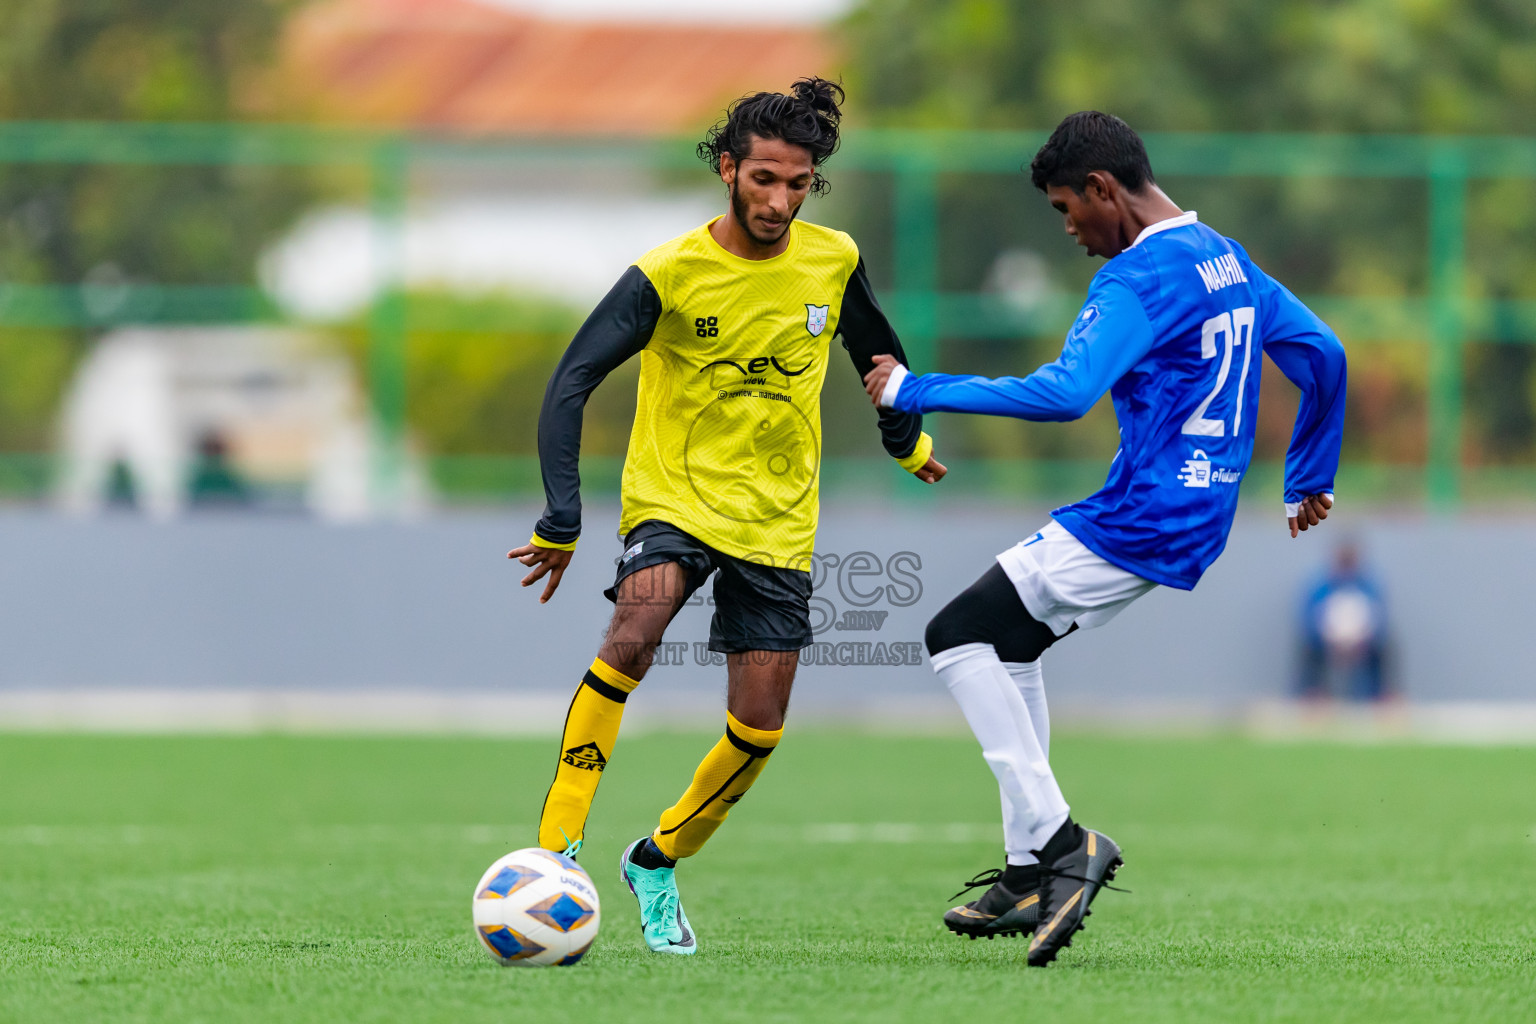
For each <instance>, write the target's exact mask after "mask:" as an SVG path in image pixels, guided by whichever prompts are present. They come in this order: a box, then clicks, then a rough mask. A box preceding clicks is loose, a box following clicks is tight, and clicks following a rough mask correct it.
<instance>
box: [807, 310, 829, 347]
mask: <svg viewBox="0 0 1536 1024" xmlns="http://www.w3.org/2000/svg"><path fill="white" fill-rule="evenodd" d="M805 329H806V330H808V331H810V332H811V337H813V338H819V337H821V332H822V331H824V330H826V329H827V307H826V306H813V305H811V304H810V303H809V302H807V303H806V304H805Z"/></svg>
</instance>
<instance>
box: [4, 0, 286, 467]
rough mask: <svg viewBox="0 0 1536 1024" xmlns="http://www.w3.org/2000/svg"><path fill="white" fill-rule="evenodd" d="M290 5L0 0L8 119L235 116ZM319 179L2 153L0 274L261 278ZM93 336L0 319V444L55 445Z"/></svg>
mask: <svg viewBox="0 0 1536 1024" xmlns="http://www.w3.org/2000/svg"><path fill="white" fill-rule="evenodd" d="M293 6H294V2H293V0H219V2H216V3H208V2H204V0H27V2H25V3H6V4H0V120H107V121H111V120H141V121H225V120H232V119H236V118H237V117H238V116H239V114H240V113H241V105H240V97H241V96H242V95H244V94H245V93H246V92H248V87H249V86H250V85H251V83H252V82H254V81H255V79H256V76H258V75H259V74H261V73H262V72H263V70H264V69H265V68H266V67H267V66H268V65H269V64H270V59H271V55H272V52H273V47H274V45H275V43H276V41H277V39H278V35H279V32H280V30H281V28H282V24H283V20H284V17H285V16H286V14H287V13H288V11H289V10H290V9H291V8H292V7H293ZM314 192H315V190H314V187H313V184H312V181H311V179H310V176H309V174H308V172H306V171H299V170H293V169H287V168H277V169H269V168H238V167H132V166H122V165H100V166H85V165H16V164H10V165H7V164H0V285H3V284H6V283H23V284H58V285H74V284H79V283H82V282H93V283H102V284H134V283H164V284H220V285H228V284H240V283H248V282H252V281H253V280H254V276H255V270H256V257H257V254H258V253H259V252H260V251H261V249H262V247H263V246H264V245H265V244H266V243H267V242H268V241H269V240H270V239H271V238H272V237H273V235H274V234H275V233H276V232H278V231H280V230H282V229H283V228H284V227H285V226H286V225H287V224H288V223H289V222H290V221H291V219H292V218H293V217H294V216H295V215H297V214H298V213H299V212H300V211H301V210H302V209H304V207H305V206H306V205H307V204H308V203H309V201H310V200H311V198H312V197H313V195H314ZM87 337H88V335H87V334H86V333H85V332H82V331H65V330H56V331H40V330H26V331H19V330H16V329H10V328H4V327H0V366H3V367H5V369H6V372H5V373H3V374H0V450H10V451H17V450H32V451H36V450H39V449H43V448H46V447H47V446H48V438H49V434H50V432H51V427H52V422H51V420H52V415H53V412H54V410H55V409H56V407H57V398H58V395H59V392H60V391H61V389H62V388H63V386H64V384H65V382H66V380H67V379H68V375H69V372H70V370H71V368H72V366H73V363H74V359H75V357H76V356H77V355H78V353H79V351H80V349H81V347H82V346H83V345H84V344H85V343H86V340H87Z"/></svg>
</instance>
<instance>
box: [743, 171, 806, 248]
mask: <svg viewBox="0 0 1536 1024" xmlns="http://www.w3.org/2000/svg"><path fill="white" fill-rule="evenodd" d="M731 214H732V215H733V216H734V217H735V218H736V223H737V224H740V225H741V230H743V231H745V232H746V233H747V237H748V238H750V239H752V241H753V242H755V243H757V244H758V245H760V246H762V247H763V248H765V249H767V248H769V247H770V246H774V245H777V244H778V242H779V239H781V238H783V237H784V232H785V231H788V230H789V226H790V225H791V224H793V223H794V222H795V218H796V217H798V216H800V210H799V209H798V208H796V210H795V212H794V213H792V214H790V215H789V220H787V221H785V222H784V230H783V231H780V232H779V233H778V234H777V235H774V236H773V237H772V238H764V237H763V236H762V235H759V234H758V233H757V232H755V231H753V230H752V222H751V221H750V220H748V217H749V216H750V213H749V211H748V210H747V201H746V200H745V199H743V198H742V197H741V193H740V192H739V191H737V189H736V186H735V184H732V185H731Z"/></svg>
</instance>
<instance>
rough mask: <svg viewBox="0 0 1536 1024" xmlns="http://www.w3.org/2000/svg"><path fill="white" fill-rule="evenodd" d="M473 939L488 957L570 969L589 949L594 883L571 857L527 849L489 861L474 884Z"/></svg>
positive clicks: (596, 913)
mask: <svg viewBox="0 0 1536 1024" xmlns="http://www.w3.org/2000/svg"><path fill="white" fill-rule="evenodd" d="M473 911H474V922H475V938H477V939H479V940H480V944H481V945H482V946H484V947H485V951H486V952H487V953H489V954H490V956H491V959H492V960H495V961H496V962H497V963H499V964H503V965H506V964H516V965H517V966H519V967H551V966H553V967H569V966H570V965H571V964H574V963H575V962H576V961H578V960H580V959H581V958H582V956H583V955H585V954H586V952H587V950H588V949H590V948H592V940H593V939H595V938H597V926H598V922H599V920H600V919H601V911H600V909H599V907H598V902H597V887H596V886H594V885H593V884H592V879H591V878H588V877H587V873H586V872H585V871H583V870H582V869H581V867H580V866H579V865H577V863H576V862H575V861H574V860H572V859H571V858H569V857H565V856H562V855H560V854H558V853H551V852H550V851H549V850H541V849H539V848H537V847H530V848H529V849H526V850H514V851H513V852H511V853H509V854H507V855H506V856H505V857H503V858H501V859H500V860H498V861H497V862H496V863H494V864H492V865H491V866H490V868H489V869H487V870H486V872H485V874H484V875H482V876H480V883H479V884H478V885H476V886H475V899H474V905H473Z"/></svg>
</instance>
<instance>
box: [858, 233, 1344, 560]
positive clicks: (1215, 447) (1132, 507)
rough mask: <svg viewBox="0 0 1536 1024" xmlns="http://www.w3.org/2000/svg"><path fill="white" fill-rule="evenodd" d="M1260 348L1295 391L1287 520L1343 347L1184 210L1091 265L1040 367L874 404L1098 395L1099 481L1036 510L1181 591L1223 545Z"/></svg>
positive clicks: (1061, 414) (1319, 488) (956, 379)
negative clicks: (1107, 453)
mask: <svg viewBox="0 0 1536 1024" xmlns="http://www.w3.org/2000/svg"><path fill="white" fill-rule="evenodd" d="M1265 354H1268V356H1269V357H1270V359H1272V360H1273V361H1274V362H1275V365H1276V366H1278V367H1280V369H1281V371H1282V372H1283V373H1284V374H1285V375H1286V376H1287V377H1289V378H1290V379H1291V381H1293V382H1294V383H1295V384H1296V385H1297V386H1298V387H1299V388H1300V389H1301V407H1300V409H1299V410H1298V411H1297V414H1296V429H1295V432H1294V433H1293V434H1292V436H1291V446H1290V451H1289V452H1288V453H1287V455H1286V461H1285V501H1286V504H1287V507H1288V509H1290V510H1291V511H1292V512H1294V505H1295V504H1296V503H1298V502H1300V501H1301V500H1302V499H1303V498H1306V497H1308V496H1309V495H1313V494H1319V493H1329V494H1331V493H1332V492H1333V478H1334V474H1335V472H1336V471H1337V469H1338V463H1339V445H1340V442H1341V440H1342V437H1343V430H1344V390H1345V377H1346V372H1345V359H1344V347H1343V345H1341V344H1340V343H1339V339H1338V337H1337V336H1336V335H1335V334H1334V333H1333V331H1331V330H1330V329H1329V328H1328V326H1327V325H1326V324H1324V323H1323V322H1322V321H1321V320H1319V319H1318V318H1317V316H1316V315H1315V314H1313V313H1312V311H1311V310H1309V309H1308V308H1307V307H1306V306H1304V305H1302V303H1301V301H1300V300H1298V299H1297V298H1296V296H1294V295H1292V294H1291V293H1290V292H1289V291H1288V290H1287V289H1286V288H1285V287H1284V286H1283V285H1281V284H1280V283H1279V282H1277V281H1275V280H1274V279H1273V278H1271V277H1270V276H1269V275H1268V274H1265V273H1264V272H1263V271H1262V270H1260V269H1259V268H1258V267H1257V266H1255V265H1254V264H1253V261H1252V260H1250V259H1249V258H1248V254H1247V253H1246V252H1244V251H1243V248H1242V247H1241V246H1240V245H1238V244H1237V243H1236V242H1234V241H1232V240H1231V239H1228V238H1224V237H1222V236H1221V235H1219V234H1217V233H1216V232H1215V231H1212V230H1211V229H1210V228H1208V227H1206V226H1205V225H1203V224H1201V223H1199V222H1198V220H1197V219H1196V217H1195V214H1194V213H1193V212H1190V213H1186V214H1184V215H1182V216H1179V217H1175V218H1172V219H1170V220H1165V221H1162V222H1160V223H1158V224H1155V225H1152V226H1151V227H1149V228H1148V229H1147V230H1146V231H1144V232H1143V233H1142V235H1141V236H1140V237H1139V238H1138V239H1137V240H1136V243H1135V244H1133V245H1132V246H1131V247H1130V248H1128V249H1126V250H1125V251H1124V252H1122V253H1121V254H1120V255H1118V256H1116V257H1115V258H1114V259H1112V260H1110V261H1109V262H1108V263H1106V264H1105V265H1104V267H1103V268H1102V269H1101V270H1100V271H1099V273H1098V274H1097V275H1096V276H1095V277H1094V279H1093V284H1092V286H1091V287H1090V288H1089V291H1088V298H1087V301H1086V302H1085V303H1084V305H1083V309H1082V311H1081V312H1080V313H1079V314H1078V316H1077V320H1076V321H1075V322H1074V323H1073V325H1072V329H1071V331H1070V332H1069V333H1068V334H1067V340H1066V344H1065V346H1064V347H1063V349H1062V353H1061V357H1060V358H1059V359H1057V360H1056V361H1055V362H1053V363H1050V364H1048V365H1046V366H1042V367H1041V368H1040V369H1038V370H1036V371H1035V372H1034V373H1032V374H1030V375H1029V376H1028V377H1024V378H1022V379H1021V378H1017V377H1002V378H999V379H996V380H993V379H989V378H986V377H964V376H955V375H952V374H943V373H928V374H921V375H913V374H905V375H904V376H902V378H901V380H900V383H899V385H898V389H897V390H896V392H895V395H894V398H893V400H890V401H888V403H887V404H890V405H892V407H894V408H895V409H897V410H899V411H901V412H908V413H927V412H970V413H986V414H990V415H994V416H1015V417H1018V418H1020V419H1027V420H1073V419H1077V418H1078V417H1080V416H1082V415H1084V414H1085V413H1086V412H1087V411H1088V410H1089V409H1090V408H1092V407H1093V405H1094V403H1096V402H1097V401H1098V400H1099V398H1100V396H1102V395H1103V394H1104V391H1105V390H1106V389H1108V390H1109V392H1110V395H1111V398H1112V399H1113V401H1114V405H1115V416H1116V418H1117V419H1118V420H1119V423H1120V450H1119V452H1117V453H1116V455H1115V459H1114V462H1113V463H1112V464H1111V466H1110V470H1109V478H1108V479H1107V480H1106V481H1105V483H1104V486H1103V488H1101V489H1100V490H1099V491H1098V492H1097V493H1096V494H1094V495H1092V496H1091V497H1088V498H1085V499H1083V500H1082V501H1079V502H1076V503H1074V504H1071V505H1065V506H1063V507H1061V508H1058V509H1056V510H1055V511H1054V512H1053V513H1052V515H1054V516H1055V517H1056V519H1057V521H1058V522H1060V523H1061V525H1062V526H1063V527H1065V528H1066V529H1067V530H1068V531H1070V532H1071V533H1072V535H1073V536H1075V537H1077V539H1078V540H1080V541H1082V542H1083V544H1084V545H1086V546H1087V547H1088V548H1089V549H1090V550H1091V551H1093V552H1094V553H1095V554H1097V555H1099V556H1100V557H1101V558H1104V559H1105V560H1107V561H1109V562H1112V563H1114V564H1115V565H1118V566H1120V567H1121V568H1123V569H1126V570H1127V571H1129V572H1133V573H1135V574H1136V575H1138V576H1141V577H1143V578H1145V579H1148V580H1152V581H1153V582H1155V583H1161V584H1165V585H1167V586H1170V587H1177V588H1179V589H1181V590H1190V589H1193V588H1194V586H1195V584H1196V583H1197V582H1198V581H1199V579H1200V576H1201V575H1202V574H1203V573H1204V572H1205V570H1206V569H1207V568H1209V567H1210V565H1211V563H1212V562H1214V561H1216V558H1217V556H1218V555H1220V554H1221V552H1222V549H1223V548H1225V547H1226V544H1227V534H1228V532H1229V531H1230V530H1231V528H1232V517H1233V514H1234V512H1235V511H1236V507H1237V491H1238V483H1239V482H1240V481H1241V480H1242V478H1243V474H1244V473H1245V472H1246V471H1247V469H1248V463H1249V460H1250V459H1251V458H1252V457H1253V440H1254V425H1255V420H1256V419H1257V414H1258V406H1259V381H1260V377H1261V375H1262V362H1263V360H1262V356H1263V355H1265ZM887 395H888V396H889V395H890V392H889V391H887Z"/></svg>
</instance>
